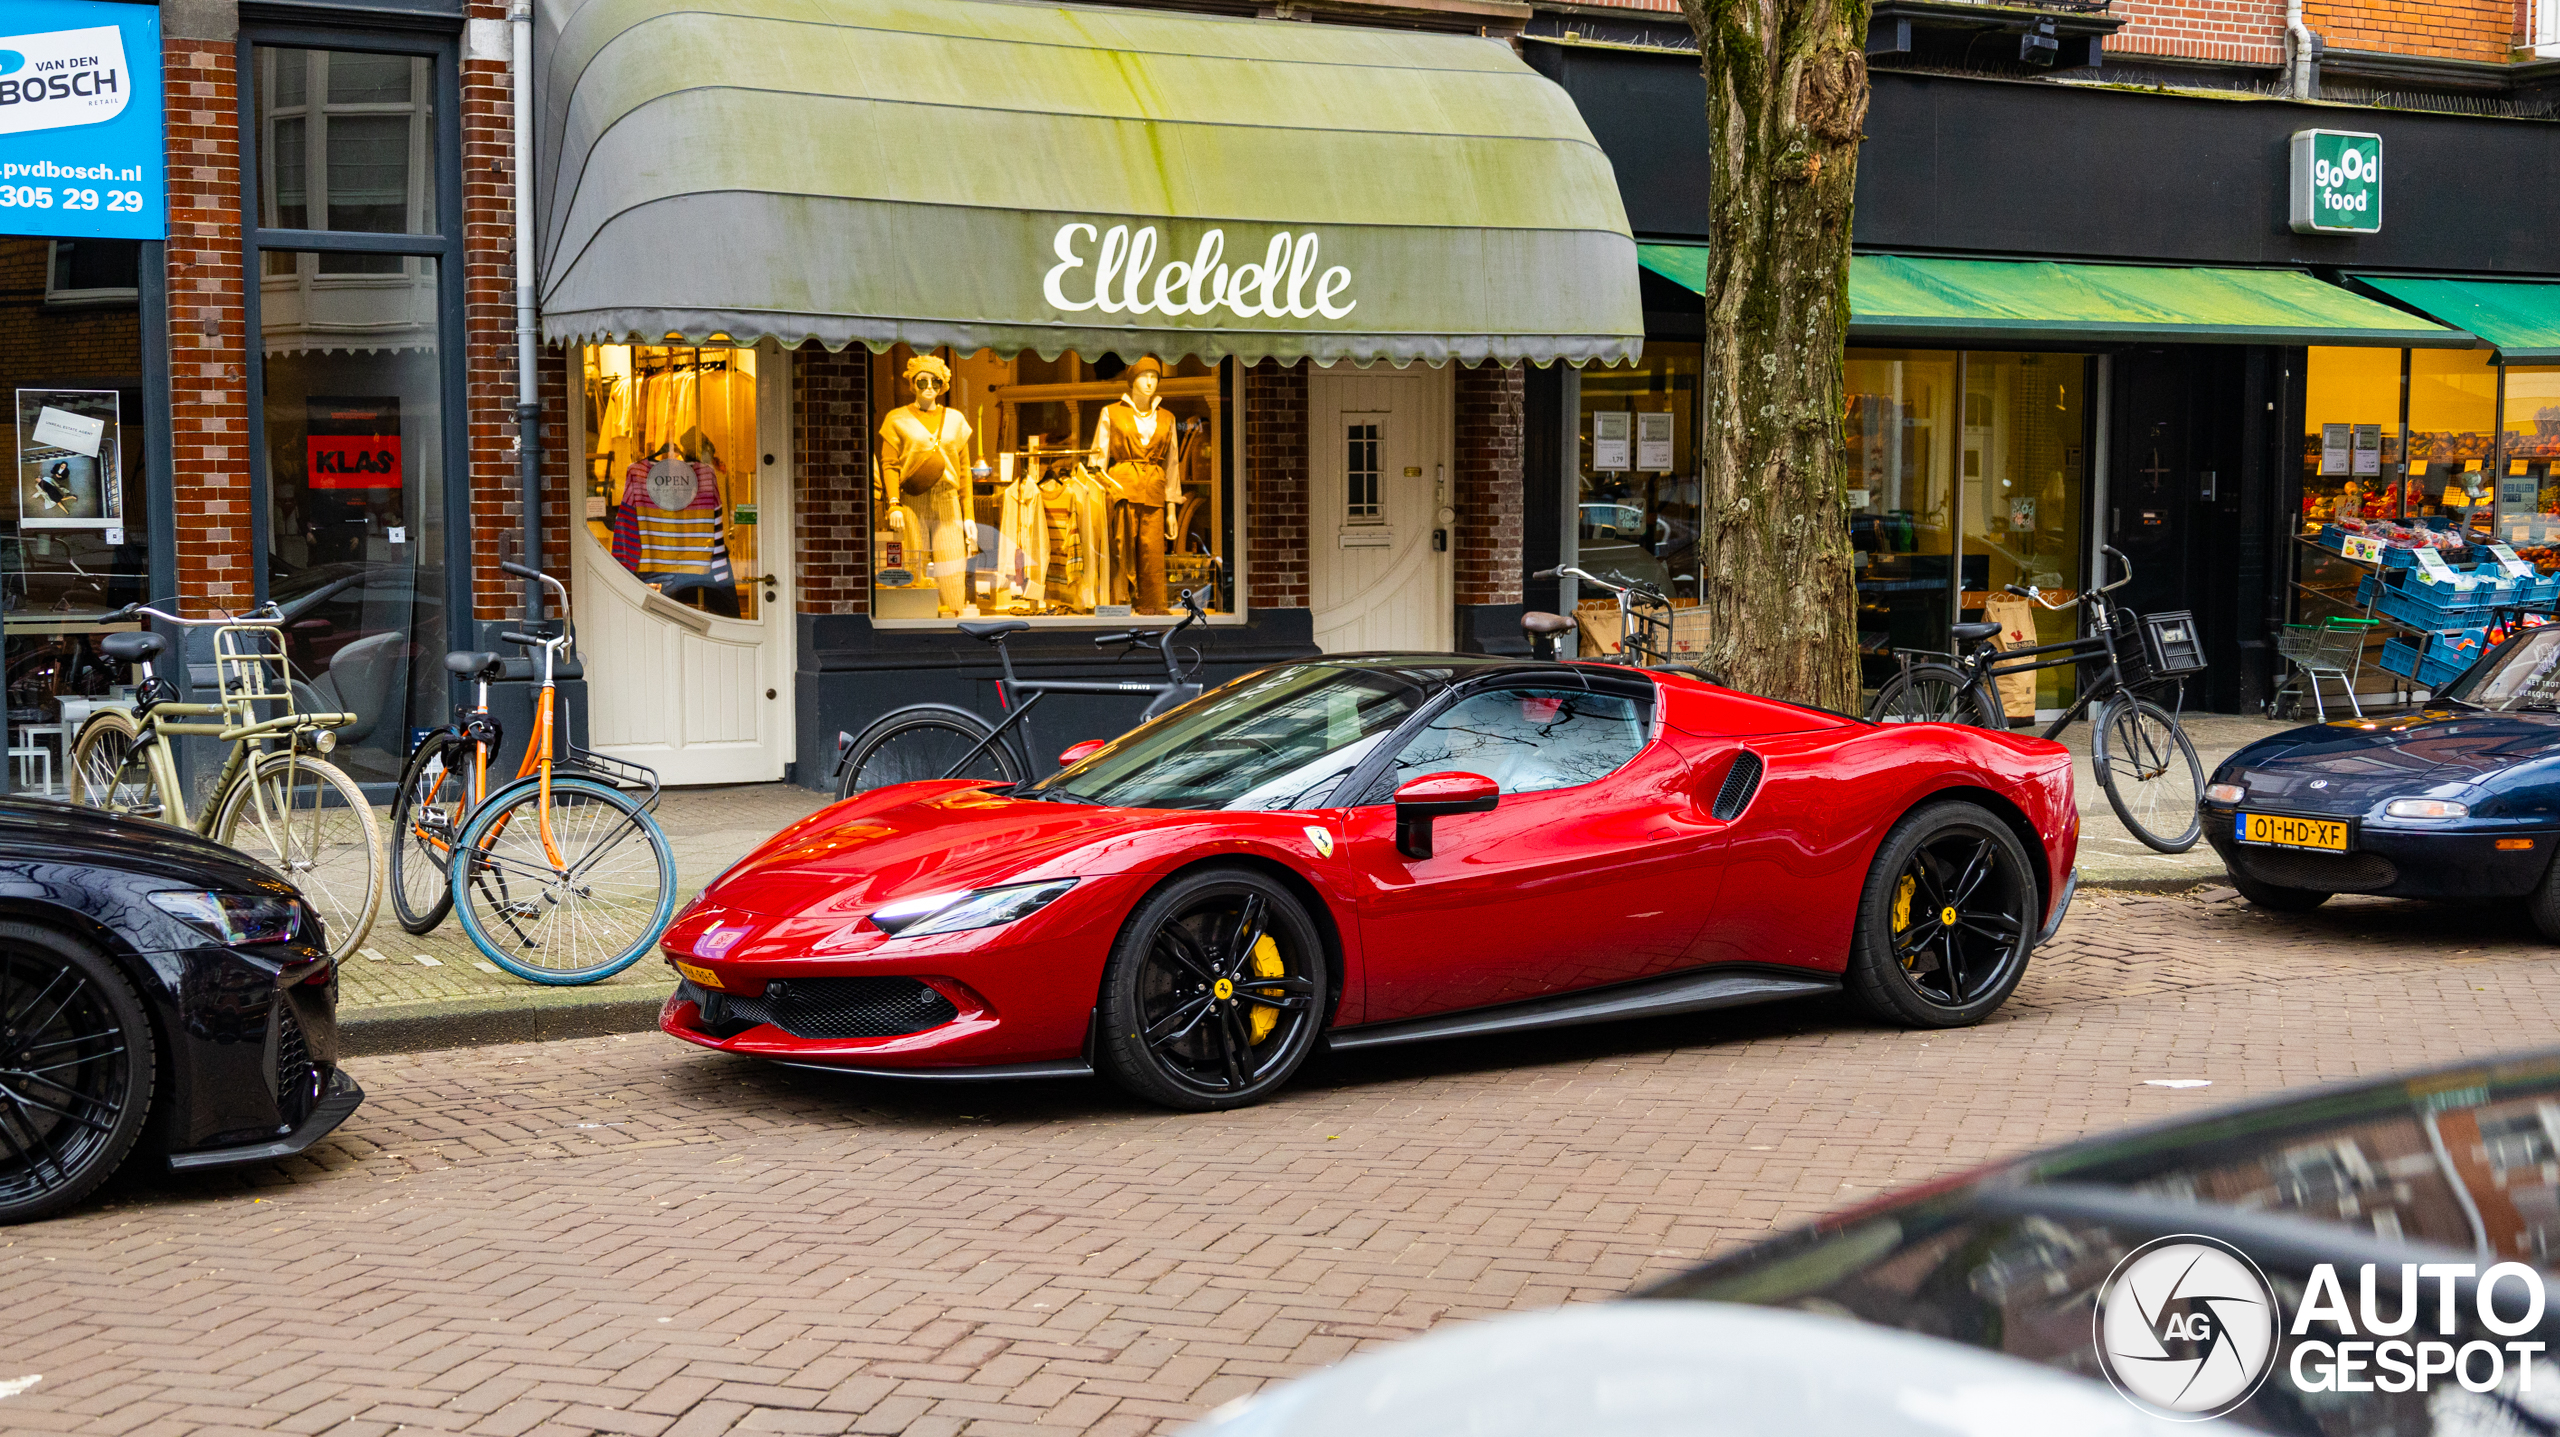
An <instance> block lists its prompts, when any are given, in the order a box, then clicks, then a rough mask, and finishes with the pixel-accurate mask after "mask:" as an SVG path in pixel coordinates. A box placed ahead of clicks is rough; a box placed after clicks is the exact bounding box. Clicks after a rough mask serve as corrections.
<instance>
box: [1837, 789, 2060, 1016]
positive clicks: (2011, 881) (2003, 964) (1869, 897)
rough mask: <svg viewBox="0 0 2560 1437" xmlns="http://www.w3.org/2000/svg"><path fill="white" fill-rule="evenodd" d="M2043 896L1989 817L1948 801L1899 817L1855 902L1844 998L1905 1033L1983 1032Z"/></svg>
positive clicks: (2020, 853)
mask: <svg viewBox="0 0 2560 1437" xmlns="http://www.w3.org/2000/svg"><path fill="white" fill-rule="evenodd" d="M2042 891H2043V890H2042V888H2041V886H2040V885H2039V884H2038V883H2037V882H2036V875H2035V870H2034V869H2033V868H2032V867H2030V866H2029V859H2028V855H2027V846H2026V845H2025V844H2023V843H2021V842H2019V841H2018V835H2017V834H2015V833H2013V832H2011V831H2010V830H2009V826H2008V825H2007V824H2005V823H2002V822H2001V821H2000V820H1999V818H1998V817H1997V816H1995V815H1994V814H1992V813H1991V812H1990V811H1989V810H1988V809H1985V808H1983V807H1981V806H1980V805H1978V804H1971V803H1962V802H1946V803H1933V804H1930V805H1928V806H1926V807H1924V808H1919V809H1915V810H1913V811H1912V812H1910V813H1907V814H1905V815H1903V817H1902V821H1901V822H1899V823H1896V824H1895V825H1894V826H1893V830H1892V832H1890V833H1887V834H1886V835H1885V839H1884V845H1883V846H1882V847H1881V848H1880V849H1878V850H1877V852H1876V861H1875V867H1874V868H1872V869H1870V870H1869V871H1868V873H1867V885H1866V888H1865V890H1864V891H1863V892H1862V893H1861V894H1860V896H1859V900H1858V927H1857V933H1856V936H1855V937H1854V938H1853V939H1852V940H1851V944H1850V952H1849V972H1848V988H1849V992H1850V995H1851V996H1852V997H1854V998H1856V999H1857V1001H1858V1003H1859V1004H1860V1006H1862V1007H1864V1008H1865V1009H1866V1010H1867V1011H1869V1012H1871V1013H1873V1014H1875V1015H1876V1016H1877V1017H1879V1018H1883V1019H1885V1020H1886V1021H1888V1022H1893V1023H1900V1024H1902V1025H1903V1026H1905V1027H1909V1028H1958V1027H1963V1026H1965V1025H1966V1024H1969V1023H1979V1022H1981V1021H1982V1020H1983V1019H1985V1018H1988V1017H1990V1016H1991V1014H1992V1012H1993V1011H1994V1010H1996V1009H1997V1008H1998V1007H1999V1006H2000V1005H2001V1004H2002V1003H2003V1002H2005V1001H2007V1000H2008V997H2009V994H2010V992H2011V990H2013V989H2015V988H2016V987H2017V986H2018V979H2019V978H2020V977H2022V976H2024V974H2025V973H2026V971H2027V952H2028V950H2029V949H2030V948H2032V947H2033V946H2034V945H2035V936H2036V929H2037V927H2038V923H2037V919H2038V918H2039V917H2041V916H2042V915H2041V911H2040V909H2041V905H2040V902H2039V898H2040V895H2041V894H2042Z"/></svg>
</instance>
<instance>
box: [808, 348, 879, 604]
mask: <svg viewBox="0 0 2560 1437" xmlns="http://www.w3.org/2000/svg"><path fill="white" fill-rule="evenodd" d="M791 463H792V474H791V495H792V506H793V514H792V518H793V521H794V523H795V524H796V525H797V526H798V528H797V533H796V535H795V538H794V541H793V549H792V561H793V562H794V563H795V564H797V565H798V572H799V582H798V604H799V610H800V612H801V613H804V614H867V613H869V612H871V524H870V514H869V512H868V510H869V496H870V492H871V485H870V482H869V476H870V469H871V352H870V351H869V350H866V349H864V348H862V347H861V346H859V345H855V346H852V347H849V348H847V349H846V350H845V351H844V352H843V353H841V354H829V353H827V352H826V351H825V350H824V349H821V348H820V347H818V346H817V345H815V344H806V345H802V346H801V347H800V350H799V352H797V353H795V354H793V355H792V356H791Z"/></svg>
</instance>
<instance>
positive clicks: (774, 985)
mask: <svg viewBox="0 0 2560 1437" xmlns="http://www.w3.org/2000/svg"><path fill="white" fill-rule="evenodd" d="M685 987H686V988H687V989H688V990H690V991H688V992H687V993H686V994H685V996H686V997H689V998H691V999H693V1001H694V1005H695V1006H696V1007H698V1008H700V1009H701V1010H702V1030H703V1031H704V1032H706V1033H709V1034H711V1035H712V1036H713V1037H715V1038H734V1037H736V1036H738V1035H739V1034H740V1033H743V1032H745V1031H747V1030H748V1029H749V1028H752V1027H755V1026H756V1025H757V1024H759V1023H771V1024H772V1025H773V1026H775V1027H777V1028H780V1029H781V1030H782V1031H784V1032H786V1033H789V1034H790V1035H792V1036H793V1037H795V1038H895V1037H898V1036H900V1035H902V1034H906V1033H921V1032H923V1031H924V1030H925V1029H927V1028H938V1027H941V1026H942V1025H943V1024H945V1023H948V1022H950V1021H951V1020H952V1019H954V1018H957V1017H959V1016H960V1010H959V1009H957V1008H954V1007H952V1006H951V1000H950V999H948V998H945V997H943V996H942V995H941V994H940V993H937V992H935V991H934V990H933V989H932V988H930V987H928V986H927V985H925V984H923V983H919V982H917V981H916V980H915V979H913V978H789V979H782V978H777V979H775V980H774V981H772V982H771V983H768V984H766V985H765V990H764V992H763V993H762V994H760V995H758V996H757V997H753V998H742V997H738V996H736V995H733V994H725V993H711V992H706V991H705V990H703V989H701V988H697V987H695V986H694V985H692V984H691V983H687V984H686V985H685Z"/></svg>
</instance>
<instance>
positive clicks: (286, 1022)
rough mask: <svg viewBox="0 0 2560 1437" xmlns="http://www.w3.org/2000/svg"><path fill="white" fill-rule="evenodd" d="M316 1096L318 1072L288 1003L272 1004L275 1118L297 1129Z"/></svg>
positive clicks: (307, 1114)
mask: <svg viewBox="0 0 2560 1437" xmlns="http://www.w3.org/2000/svg"><path fill="white" fill-rule="evenodd" d="M319 1096H320V1072H319V1069H317V1068H315V1067H313V1066H312V1063H311V1042H310V1040H309V1039H307V1038H305V1037H304V1036H303V1035H302V1023H301V1021H300V1020H299V1019H297V1018H295V1017H294V1016H293V1004H292V1002H291V1001H290V1000H287V1001H285V1002H281V1003H278V1004H276V1116H277V1118H278V1119H279V1120H280V1121H281V1122H283V1123H284V1124H285V1126H287V1127H299V1126H300V1125H301V1123H302V1120H303V1119H304V1118H307V1117H309V1116H311V1104H312V1102H313V1101H314V1100H316V1099H317V1098H318V1097H319Z"/></svg>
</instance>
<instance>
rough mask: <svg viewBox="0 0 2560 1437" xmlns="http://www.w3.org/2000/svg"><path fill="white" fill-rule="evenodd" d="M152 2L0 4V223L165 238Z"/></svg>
mask: <svg viewBox="0 0 2560 1437" xmlns="http://www.w3.org/2000/svg"><path fill="white" fill-rule="evenodd" d="M167 177H168V163H167V141H166V139H165V127H164V122H163V118H162V109H161V95H160V12H159V10H158V9H157V8H155V7H153V6H149V5H112V4H104V3H101V0H9V3H8V4H6V5H0V234H10V235H45V236H49V237H52V238H57V239H145V240H156V239H166V238H168V235H169V202H168V182H167Z"/></svg>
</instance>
